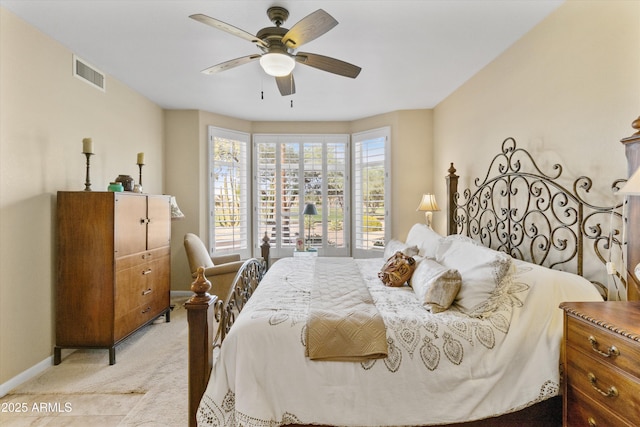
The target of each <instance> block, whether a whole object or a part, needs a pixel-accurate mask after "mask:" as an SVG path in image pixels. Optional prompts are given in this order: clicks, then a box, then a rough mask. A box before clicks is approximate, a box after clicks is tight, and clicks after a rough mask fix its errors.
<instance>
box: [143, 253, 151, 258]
mask: <svg viewBox="0 0 640 427" xmlns="http://www.w3.org/2000/svg"><path fill="white" fill-rule="evenodd" d="M147 258H151V254H144V255H142V259H147Z"/></svg>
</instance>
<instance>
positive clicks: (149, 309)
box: [142, 306, 151, 314]
mask: <svg viewBox="0 0 640 427" xmlns="http://www.w3.org/2000/svg"><path fill="white" fill-rule="evenodd" d="M149 311H151V306H149V307H147V308H145V309H144V310H142V314H146V313H148V312H149Z"/></svg>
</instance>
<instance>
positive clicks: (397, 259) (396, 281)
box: [378, 251, 416, 286]
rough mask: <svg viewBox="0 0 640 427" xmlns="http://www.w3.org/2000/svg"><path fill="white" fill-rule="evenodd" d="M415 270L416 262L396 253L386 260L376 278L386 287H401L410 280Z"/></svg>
mask: <svg viewBox="0 0 640 427" xmlns="http://www.w3.org/2000/svg"><path fill="white" fill-rule="evenodd" d="M415 268H416V260H415V259H413V257H411V256H409V255H405V254H403V253H402V252H400V251H398V252H396V253H395V254H394V255H393V256H392V257H391V258H389V259H388V260H387V262H386V263H385V264H384V266H383V267H382V270H380V272H379V273H378V277H379V278H380V280H382V283H384V284H385V285H387V286H402V285H404V284H405V283H407V281H408V280H409V279H411V275H412V274H413V271H414V270H415Z"/></svg>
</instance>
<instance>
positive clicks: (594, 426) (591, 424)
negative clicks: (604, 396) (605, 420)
mask: <svg viewBox="0 0 640 427" xmlns="http://www.w3.org/2000/svg"><path fill="white" fill-rule="evenodd" d="M587 422H588V423H589V427H597V426H598V424H597V423H596V420H594V419H593V417H589V419H588V420H587Z"/></svg>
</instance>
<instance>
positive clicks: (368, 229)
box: [354, 132, 388, 250]
mask: <svg viewBox="0 0 640 427" xmlns="http://www.w3.org/2000/svg"><path fill="white" fill-rule="evenodd" d="M386 141H387V135H386V134H385V133H384V132H371V133H370V134H369V135H366V136H364V137H363V138H362V139H361V140H358V141H356V142H355V143H354V157H355V159H354V166H355V179H354V194H355V201H356V206H355V221H354V222H355V225H356V227H355V233H354V234H355V236H354V237H355V247H356V249H362V250H372V249H381V248H383V247H384V241H385V229H386V225H385V213H386V203H385V196H386V191H385V190H386V185H388V183H387V180H386V176H387V174H386V170H385V165H386V159H385V157H386V156H385V154H386V147H385V144H386Z"/></svg>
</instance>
